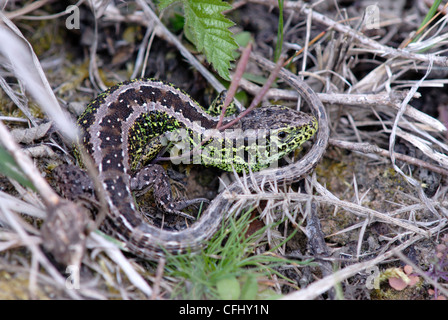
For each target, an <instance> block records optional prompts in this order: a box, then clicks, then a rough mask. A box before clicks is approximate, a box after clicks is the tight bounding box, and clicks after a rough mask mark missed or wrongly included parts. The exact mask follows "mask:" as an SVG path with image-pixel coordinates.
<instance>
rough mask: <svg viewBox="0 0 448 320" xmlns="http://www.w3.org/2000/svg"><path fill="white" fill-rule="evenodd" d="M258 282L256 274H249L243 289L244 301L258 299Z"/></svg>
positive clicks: (242, 296) (242, 297)
mask: <svg viewBox="0 0 448 320" xmlns="http://www.w3.org/2000/svg"><path fill="white" fill-rule="evenodd" d="M257 292H258V281H257V277H256V276H255V275H254V274H249V275H248V276H247V279H246V281H245V282H244V284H243V287H242V288H241V299H242V300H254V299H255V298H256V297H257Z"/></svg>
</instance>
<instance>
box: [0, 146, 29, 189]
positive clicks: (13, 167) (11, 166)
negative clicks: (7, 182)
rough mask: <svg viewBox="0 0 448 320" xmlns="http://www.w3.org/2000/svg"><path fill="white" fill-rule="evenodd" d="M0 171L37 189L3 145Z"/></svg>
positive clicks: (0, 156) (0, 147)
mask: <svg viewBox="0 0 448 320" xmlns="http://www.w3.org/2000/svg"><path fill="white" fill-rule="evenodd" d="M0 173H2V174H4V175H5V176H7V177H9V178H11V179H14V180H16V181H17V182H19V183H20V184H21V185H23V186H26V187H29V188H31V189H33V190H36V189H35V188H34V185H33V184H32V183H31V181H29V180H28V179H27V178H26V176H25V174H24V173H23V172H22V170H20V169H19V166H18V165H17V163H16V162H15V160H14V158H13V157H12V156H11V155H10V154H9V153H8V151H6V149H4V148H3V147H2V146H0Z"/></svg>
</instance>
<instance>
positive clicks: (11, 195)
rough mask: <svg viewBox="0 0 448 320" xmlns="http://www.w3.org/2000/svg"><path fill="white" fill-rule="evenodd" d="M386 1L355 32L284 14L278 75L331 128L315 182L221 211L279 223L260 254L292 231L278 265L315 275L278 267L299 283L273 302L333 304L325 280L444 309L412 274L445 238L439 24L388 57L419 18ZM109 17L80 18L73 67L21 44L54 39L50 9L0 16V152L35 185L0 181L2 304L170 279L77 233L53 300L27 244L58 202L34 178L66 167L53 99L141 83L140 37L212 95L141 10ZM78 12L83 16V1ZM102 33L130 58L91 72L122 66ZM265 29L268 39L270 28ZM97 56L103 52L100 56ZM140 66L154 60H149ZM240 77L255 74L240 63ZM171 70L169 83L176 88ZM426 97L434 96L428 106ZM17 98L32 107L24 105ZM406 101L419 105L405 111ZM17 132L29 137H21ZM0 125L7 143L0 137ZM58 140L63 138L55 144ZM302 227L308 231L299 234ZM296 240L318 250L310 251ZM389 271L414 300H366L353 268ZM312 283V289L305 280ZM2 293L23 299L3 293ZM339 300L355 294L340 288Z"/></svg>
mask: <svg viewBox="0 0 448 320" xmlns="http://www.w3.org/2000/svg"><path fill="white" fill-rule="evenodd" d="M332 3H333V2H332ZM363 3H364V2H363ZM365 3H367V1H366V2H365ZM399 3H401V1H395V2H391V4H388V5H390V7H389V8H386V7H384V8H383V7H380V14H381V16H380V17H381V20H380V22H381V28H380V29H370V30H369V29H366V28H365V24H363V23H362V16H363V12H362V10H361V9H360V8H355V7H351V6H350V7H347V8H342V7H334V6H333V5H332V4H326V3H325V2H321V3H318V4H316V5H315V6H314V7H313V8H311V7H309V6H305V5H303V3H302V2H286V3H285V44H284V48H285V49H287V50H288V51H287V53H288V54H289V55H290V56H293V55H294V53H292V51H293V50H299V49H302V53H300V54H298V55H297V57H296V58H294V59H293V65H292V67H291V68H293V69H294V68H295V69H296V70H297V71H298V73H299V75H301V76H303V77H304V78H305V79H306V81H307V82H308V83H309V84H310V85H311V86H312V87H313V88H314V90H315V91H316V92H319V94H318V95H319V97H320V99H321V100H322V102H323V103H324V105H325V106H326V109H327V113H328V115H329V117H330V119H331V121H330V129H331V139H330V147H329V148H328V151H327V154H326V155H325V160H324V161H322V163H321V165H320V166H319V167H318V168H317V169H316V171H315V173H313V174H312V175H310V176H309V177H307V178H306V179H305V182H304V184H301V185H300V189H302V190H300V191H298V186H293V187H290V186H278V185H271V186H265V187H263V188H259V189H258V190H256V191H249V190H248V189H247V188H246V190H245V192H244V193H242V194H232V195H229V197H230V199H231V200H233V201H234V204H233V207H232V208H231V210H229V213H232V214H235V215H236V214H238V213H239V212H241V211H242V210H245V209H247V208H256V212H257V213H258V214H259V217H260V219H262V221H263V222H264V223H265V224H272V223H275V222H277V221H280V220H282V219H284V220H285V221H286V222H285V223H283V224H280V225H277V227H276V228H274V229H269V230H268V231H267V233H266V239H267V240H268V242H269V244H270V245H271V246H276V245H277V244H278V243H280V242H281V241H282V239H284V238H285V237H287V235H288V234H290V232H291V231H292V230H299V232H298V235H297V236H295V237H294V238H293V239H292V240H291V241H290V242H288V243H286V244H284V245H282V246H280V247H279V248H278V251H277V253H278V254H280V255H286V256H293V257H300V258H308V257H310V256H311V257H313V258H315V259H316V261H317V262H318V263H319V265H320V269H319V270H318V269H316V268H312V267H309V268H308V269H306V268H305V269H294V267H292V268H293V269H291V270H294V272H295V275H294V276H293V278H295V279H297V281H298V279H304V278H306V279H307V281H308V282H307V283H306V284H300V285H299V284H297V286H302V290H292V289H291V288H285V287H282V286H281V285H280V284H279V282H278V283H275V281H274V283H273V284H271V287H272V288H273V289H274V290H276V291H277V292H278V293H284V294H285V293H286V295H285V296H284V297H285V298H286V299H315V298H319V297H322V295H323V294H324V297H330V298H336V297H338V293H337V292H335V291H332V288H333V286H334V283H335V282H336V281H339V282H341V283H342V284H343V285H342V295H343V296H344V297H345V298H349V299H367V298H372V297H374V298H382V299H393V298H397V297H398V298H409V299H425V298H429V295H428V294H427V293H426V292H427V290H426V289H428V288H436V289H437V290H438V292H439V294H442V295H444V296H445V297H448V293H447V288H446V282H443V280H440V279H436V280H437V281H434V279H431V278H428V277H424V275H426V273H425V272H426V271H427V270H428V269H429V268H431V265H432V264H434V263H436V262H434V261H435V260H431V259H432V256H433V255H435V253H436V250H435V247H436V245H437V244H439V243H440V242H441V239H442V237H443V236H444V235H446V233H447V223H448V220H447V218H448V210H447V207H448V206H447V204H448V199H447V190H448V188H447V185H446V179H447V177H448V144H447V131H446V127H445V124H446V122H447V121H448V120H447V116H446V114H447V111H446V110H447V108H448V99H447V95H446V94H444V93H443V90H442V89H440V90H439V88H443V86H446V82H447V80H446V78H447V72H448V58H447V57H446V49H447V34H448V29H447V27H446V16H443V15H442V16H441V17H439V19H438V20H437V22H436V23H434V24H432V25H431V27H430V28H428V29H427V30H426V32H424V33H423V36H422V37H421V38H420V39H419V40H418V41H417V42H414V43H411V44H408V45H407V46H405V47H401V46H400V43H401V44H402V46H404V45H405V44H406V43H407V42H408V41H407V39H408V37H409V36H410V35H411V32H412V31H415V30H416V29H417V28H418V25H419V23H420V21H421V19H422V18H423V16H424V14H422V12H421V8H418V7H415V8H405V7H404V6H401V7H400V5H399ZM121 5H122V4H121ZM121 5H118V7H117V6H112V5H111V6H109V7H107V8H106V7H101V6H100V7H98V8H96V18H95V19H96V23H97V28H95V26H94V23H93V21H92V20H89V19H86V21H83V22H82V23H83V24H85V25H86V26H87V28H88V30H89V31H93V34H92V35H91V37H90V38H89V37H86V38H83V40H84V41H85V42H84V43H86V45H85V49H86V50H85V51H83V50H80V48H76V49H77V50H78V51H77V53H81V52H83V55H84V56H85V58H86V59H87V60H86V61H88V62H87V63H84V64H83V61H80V60H79V59H76V58H77V57H76V54H70V50H73V49H74V48H73V47H72V46H71V45H69V44H67V45H68V46H67V47H66V48H65V47H64V42H63V41H62V43H57V40H58V39H59V40H60V39H61V38H62V39H63V36H61V34H65V33H64V32H66V30H64V31H62V32H61V31H60V30H59V31H58V32H56V36H55V37H54V39H53V40H54V41H53V42H52V41H49V42H48V43H47V42H45V38H44V37H41V39H40V41H39V39H36V38H33V37H32V35H33V31H34V32H36V33H42V34H45V33H48V32H50V31H49V30H52V31H51V32H54V29H58V28H62V29H63V28H64V24H63V23H61V21H59V22H57V23H56V22H55V23H52V19H63V18H62V17H63V16H64V14H63V11H61V8H59V7H58V6H56V5H54V4H52V3H50V2H49V1H36V2H32V3H29V4H27V5H26V6H24V7H20V5H19V4H17V3H16V4H8V5H7V6H6V10H5V11H4V12H3V13H2V14H1V15H0V17H1V19H2V20H3V22H4V24H3V26H2V27H0V32H1V33H0V38H1V39H2V43H9V44H11V45H10V46H2V49H0V50H1V51H0V53H1V60H0V65H1V69H0V72H1V78H0V81H1V83H0V85H1V86H2V88H3V90H4V92H5V93H6V95H4V94H3V92H2V93H1V95H0V101H1V102H2V114H4V115H5V116H2V117H0V118H1V119H2V120H3V123H0V130H1V132H0V141H1V142H0V143H1V145H3V146H4V147H5V148H6V149H7V150H8V151H9V152H10V153H11V154H12V155H13V157H14V159H15V161H16V163H17V165H18V167H19V168H21V170H22V171H23V172H24V174H25V176H26V177H27V178H28V179H29V180H30V181H31V182H32V183H33V185H34V186H35V190H32V189H30V188H24V187H22V186H21V185H20V184H18V183H16V182H15V181H12V180H10V181H8V180H7V179H6V178H4V179H3V180H2V185H3V190H4V191H2V192H0V241H1V242H0V283H2V286H3V287H4V288H2V289H1V290H0V291H1V292H3V293H4V296H2V298H25V299H27V298H38V299H45V298H49V299H54V298H70V299H86V298H93V299H111V298H123V299H143V298H160V297H164V298H165V297H168V296H169V294H170V292H171V290H172V287H173V283H176V281H177V280H174V279H170V278H169V277H167V276H164V274H163V269H161V268H159V269H157V264H151V263H148V262H144V261H140V260H138V259H135V258H134V257H132V256H125V255H123V253H122V252H121V251H120V250H119V249H118V248H117V245H116V244H114V243H111V242H110V241H109V240H108V239H107V238H104V237H103V236H101V235H99V234H97V233H91V234H90V235H89V237H88V238H87V244H86V245H87V250H86V252H85V254H84V255H83V256H81V257H80V260H79V261H75V264H77V265H78V266H79V267H81V275H82V277H81V284H80V288H79V289H78V290H71V289H67V285H66V276H67V275H66V274H64V271H65V270H64V268H63V267H61V266H60V265H57V264H55V263H54V261H51V260H50V258H49V257H48V255H46V254H45V252H44V251H43V250H42V247H41V244H42V238H41V233H40V225H41V222H42V220H44V219H45V218H46V216H47V214H48V212H49V210H48V208H49V207H52V206H55V205H57V204H59V203H60V202H61V201H62V200H61V199H60V198H59V196H58V195H57V194H56V193H55V192H54V191H53V189H52V188H51V187H50V186H49V185H48V183H47V181H46V180H45V179H43V178H42V175H41V172H48V170H47V168H48V167H54V166H55V165H56V164H60V163H65V162H67V160H68V159H70V156H69V155H67V154H66V150H67V147H66V146H67V145H70V143H67V141H70V139H73V137H74V135H75V130H76V129H74V125H73V121H71V120H70V119H71V117H70V116H67V113H66V111H64V109H66V108H65V104H66V103H67V102H69V101H70V102H75V101H76V102H78V103H79V104H80V105H82V106H83V105H85V104H86V103H87V102H88V100H89V99H90V98H92V97H93V96H94V93H95V92H98V89H105V88H106V87H107V86H109V85H110V82H117V81H118V80H124V79H126V78H130V77H136V76H140V75H148V74H147V73H146V72H148V71H147V69H146V67H147V66H148V67H149V68H152V69H151V70H153V69H154V68H153V67H151V65H150V61H152V62H153V63H154V61H156V60H155V59H157V57H160V56H162V57H165V54H164V53H163V49H159V48H156V47H154V46H153V44H154V41H155V40H158V42H157V43H158V44H159V45H160V44H161V43H162V42H164V41H166V42H167V43H169V44H170V45H172V46H173V47H175V48H176V50H177V51H178V52H179V53H180V54H181V55H182V56H183V57H184V58H185V59H187V60H188V63H189V64H190V65H191V66H192V68H194V70H197V72H199V73H200V74H201V75H202V76H203V77H204V78H205V79H206V80H207V82H208V83H209V84H210V85H211V86H212V87H214V88H215V89H216V90H217V91H221V90H222V89H223V86H222V85H221V84H220V82H219V81H217V80H216V79H215V78H214V76H213V75H212V74H211V73H210V72H209V71H208V70H207V68H205V67H204V66H203V64H202V63H200V62H198V60H197V58H196V57H195V56H194V55H192V54H191V53H190V51H189V50H187V49H186V47H185V46H184V42H181V41H179V40H178V37H176V36H174V35H173V34H172V33H171V32H170V31H169V30H168V29H167V28H165V27H164V25H163V24H161V22H160V21H159V20H158V18H157V17H156V15H155V14H154V13H153V11H152V10H151V9H150V7H149V6H148V5H147V4H146V2H144V1H143V0H138V1H137V2H136V6H135V7H131V6H130V7H129V8H127V9H126V10H125V9H124V8H123V7H120V6H121ZM382 5H383V4H381V5H380V6H382ZM276 6H277V1H261V0H248V1H240V2H237V3H235V4H234V8H235V9H234V10H235V11H234V12H237V13H239V15H240V16H242V17H245V15H248V17H249V19H250V18H251V17H250V15H249V14H250V12H251V10H255V9H257V10H259V11H260V12H263V15H265V16H272V17H274V18H275V17H276V15H277V13H276V11H273V12H268V8H270V7H276ZM384 6H385V5H384ZM82 7H83V8H84V9H85V10H89V9H88V6H86V5H85V4H83V5H82ZM248 8H251V10H249V9H248ZM253 8H255V9H253ZM58 10H59V11H58ZM319 12H320V13H319ZM231 13H232V12H230V14H231ZM254 14H255V13H254ZM299 14H300V19H297V16H299ZM401 17H407V18H401ZM352 18H353V19H352ZM92 19H93V17H92ZM35 20H38V21H40V22H41V24H39V23H37V22H36V21H35ZM242 20H244V19H242ZM266 21H269V20H268V19H267V20H266ZM260 23H261V22H260ZM263 23H267V22H263ZM254 24H255V22H254ZM110 26H115V27H116V29H115V30H118V29H120V28H123V29H125V30H126V32H128V33H126V34H127V35H128V36H129V34H130V33H131V34H132V35H133V37H131V38H132V40H127V41H128V42H127V43H126V45H125V46H124V47H125V49H129V50H132V52H133V55H130V56H129V57H128V60H130V59H135V61H134V60H132V63H130V64H125V63H121V64H120V63H117V64H115V65H114V64H111V63H109V62H107V61H106V60H104V61H103V60H102V59H103V58H102V57H104V56H106V57H107V54H109V55H111V56H112V57H113V58H117V57H118V56H119V55H120V54H124V55H125V54H126V52H125V51H124V53H122V52H121V51H119V49H120V48H119V47H118V46H116V43H113V41H117V38H118V40H119V39H120V37H121V36H122V33H121V30H120V32H118V33H119V36H117V35H113V36H110V35H109V36H108V35H107V34H103V33H102V32H104V31H105V30H106V29H107V28H108V27H110ZM264 27H265V26H264ZM132 28H134V29H132ZM254 28H255V27H254ZM270 28H272V34H275V29H276V25H271V26H270ZM19 29H20V30H22V31H19ZM140 29H141V30H144V32H141V33H142V35H141V36H137V35H135V34H134V33H132V32H133V31H135V30H140ZM236 29H238V28H236ZM255 29H256V28H255ZM261 29H263V28H261ZM265 29H266V28H265ZM107 30H109V29H107ZM109 31H110V30H109ZM59 32H61V33H59ZM256 32H257V31H256V30H255V31H254V33H256ZM322 32H324V33H323V34H322ZM22 33H23V34H22ZM69 34H70V33H69ZM104 37H105V38H107V40H108V41H109V42H108V41H105V40H104ZM260 39H261V37H255V44H254V46H255V47H256V50H258V51H259V52H260V53H261V54H265V55H269V54H271V53H272V52H271V51H270V49H272V47H270V46H269V45H267V44H265V43H263V41H261V40H260ZM5 41H6V42H5ZM110 41H112V42H110ZM100 44H101V45H104V44H107V45H109V47H108V48H107V47H106V48H105V47H101V48H100V47H99V45H100ZM77 45H79V43H77ZM40 47H42V48H40ZM61 48H65V50H66V51H65V52H64V50H62V49H61ZM100 49H101V51H100ZM9 50H11V51H9ZM13 50H17V51H13ZM87 50H90V51H89V52H88V51H87ZM105 50H106V51H107V52H108V53H107V54H105V53H104V51H105ZM34 52H40V54H39V55H36V54H35V53H34ZM97 53H98V54H97ZM151 55H154V56H155V57H156V58H154V59H153V60H151ZM130 57H132V58H130ZM117 59H118V58H117ZM124 60H126V59H124ZM81 65H82V66H81ZM165 67H168V66H165ZM126 68H128V70H126ZM129 68H130V69H129ZM187 68H188V67H187ZM249 70H250V72H254V73H259V70H257V69H256V67H255V66H250V69H249ZM253 70H255V71H253ZM157 71H158V70H157ZM161 71H163V68H161ZM172 72H173V71H172V70H168V72H167V73H172ZM189 72H190V71H189ZM195 72H196V71H195ZM173 73H174V75H173V76H171V77H172V78H176V73H175V72H173ZM195 74H196V73H195ZM150 75H151V76H153V75H154V74H150ZM157 75H158V74H156V76H157ZM47 79H48V80H47ZM179 85H180V84H179ZM240 87H241V88H243V89H244V90H246V91H247V92H249V93H252V94H255V93H256V92H257V91H258V90H259V87H258V86H257V85H256V84H254V83H253V82H249V81H247V80H244V79H243V80H241V83H240ZM52 88H53V89H52ZM430 94H432V95H433V96H434V98H433V99H432V100H429V95H430ZM86 96H89V97H90V98H86ZM266 97H267V98H269V99H271V100H280V101H282V102H283V103H287V102H289V101H293V102H294V103H295V101H297V98H298V97H297V93H295V92H293V91H291V90H290V89H288V88H275V89H271V90H270V91H268V92H267V94H266ZM31 98H32V99H33V101H34V103H35V104H36V105H37V106H38V108H36V107H35V106H33V105H32V104H31V103H30V101H29V99H31ZM420 100H423V101H425V103H426V104H427V105H426V106H425V105H421V104H420V105H419V103H418V102H419V101H420ZM60 102H62V105H63V107H62V108H61V106H60ZM73 105H76V103H73ZM18 109H20V110H21V113H20V115H19V113H18V112H17V111H16V110H18ZM81 109H82V108H81ZM42 112H43V113H44V114H45V115H44V114H43V113H42ZM6 115H7V116H6ZM437 115H438V119H436V118H435V117H437ZM41 118H46V119H48V118H49V119H51V120H52V121H53V122H54V124H55V126H56V128H58V129H57V131H58V133H59V134H60V136H56V135H54V134H52V133H51V130H50V131H48V128H43V129H40V131H39V130H38V132H40V133H36V132H35V131H36V129H34V128H35V127H37V128H40V126H39V125H40V123H41V121H40V120H39V119H41ZM23 119H25V120H26V121H29V123H30V124H31V127H33V130H35V131H33V132H32V133H29V132H28V130H25V132H23V130H22V129H24V128H25V126H24V125H23V121H24V120H23ZM7 127H9V129H12V128H19V129H20V130H19V131H15V133H14V134H13V135H10V134H9V132H8V128H7ZM24 136H26V138H23V137H24ZM61 136H62V137H64V138H65V139H68V140H66V141H65V143H64V142H62V140H61ZM19 137H21V138H20V141H19ZM33 141H34V142H33ZM35 141H38V142H35ZM25 145H26V148H25V150H24V149H23V147H24V146H25ZM24 151H25V152H24ZM30 156H31V157H32V158H33V160H32V159H31V158H30ZM243 187H244V186H243ZM243 189H244V188H243ZM316 217H318V218H319V219H320V222H321V224H322V231H323V233H322V231H320V233H319V232H318V231H319V230H317V231H316V230H314V229H312V228H310V226H311V225H314V224H313V223H314V222H313V221H316ZM319 227H320V226H319ZM324 234H325V236H324ZM301 237H302V238H301ZM311 238H319V239H320V238H321V240H322V241H321V242H320V245H319V246H317V247H313V244H312V243H311V242H310V241H309V240H310V239H311ZM303 239H305V240H303ZM323 240H325V242H324V241H323ZM303 243H305V245H304V244H303ZM306 243H307V244H308V247H307V246H306ZM263 250H264V248H258V249H257V251H259V252H262V251H263ZM400 261H402V262H403V263H404V264H412V265H413V267H414V270H416V273H418V274H420V275H421V278H422V282H421V283H420V285H419V287H418V288H408V289H407V290H408V294H409V295H408V296H406V297H404V296H401V295H399V292H398V291H393V289H391V288H390V287H389V286H388V285H387V283H386V282H385V283H383V284H382V285H381V287H380V288H379V289H372V290H371V289H368V288H366V282H367V281H368V279H369V275H370V273H369V272H368V270H378V271H380V272H383V273H384V272H385V271H386V270H388V268H390V267H400ZM162 266H163V264H162ZM329 266H330V269H329V270H328V267H329ZM332 266H333V267H336V268H337V270H338V271H335V270H334V269H333V268H332ZM372 268H373V269H372ZM288 270H290V269H288ZM366 270H367V271H366ZM288 274H290V271H288ZM312 274H315V275H317V277H320V278H321V279H320V280H315V278H314V277H313V276H312ZM1 280H5V281H1ZM6 280H7V281H6ZM271 280H272V279H271ZM439 280H440V281H439ZM17 287H20V288H22V291H21V292H16V290H17ZM305 287H306V288H305ZM12 288H14V290H12ZM353 288H355V289H356V290H358V291H357V292H358V294H354V293H353V291H350V290H354V289H353ZM359 292H361V293H359ZM8 293H9V295H8ZM339 295H340V293H339Z"/></svg>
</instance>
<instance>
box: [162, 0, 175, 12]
mask: <svg viewBox="0 0 448 320" xmlns="http://www.w3.org/2000/svg"><path fill="white" fill-rule="evenodd" d="M177 1H178V0H160V1H158V2H159V9H160V10H163V9H165V8H166V7H168V6H169V5H170V4H172V3H174V2H177Z"/></svg>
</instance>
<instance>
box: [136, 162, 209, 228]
mask: <svg viewBox="0 0 448 320" xmlns="http://www.w3.org/2000/svg"><path fill="white" fill-rule="evenodd" d="M149 189H152V190H153V194H154V199H155V201H156V203H157V206H158V207H159V208H160V209H161V210H163V211H165V212H168V213H173V214H176V215H179V216H181V217H184V218H187V219H189V220H195V218H194V217H192V216H190V215H189V214H186V213H184V212H182V211H180V210H182V209H184V208H186V207H188V206H190V205H193V204H196V203H199V202H208V201H209V200H208V199H204V198H197V199H191V200H174V199H173V196H172V192H171V184H170V180H169V177H168V174H167V173H166V171H165V169H164V168H163V167H162V166H161V165H159V164H149V165H147V166H145V167H144V168H143V169H142V170H140V171H139V172H137V173H136V175H135V176H134V177H132V178H131V190H133V191H143V192H144V191H146V190H149Z"/></svg>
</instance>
